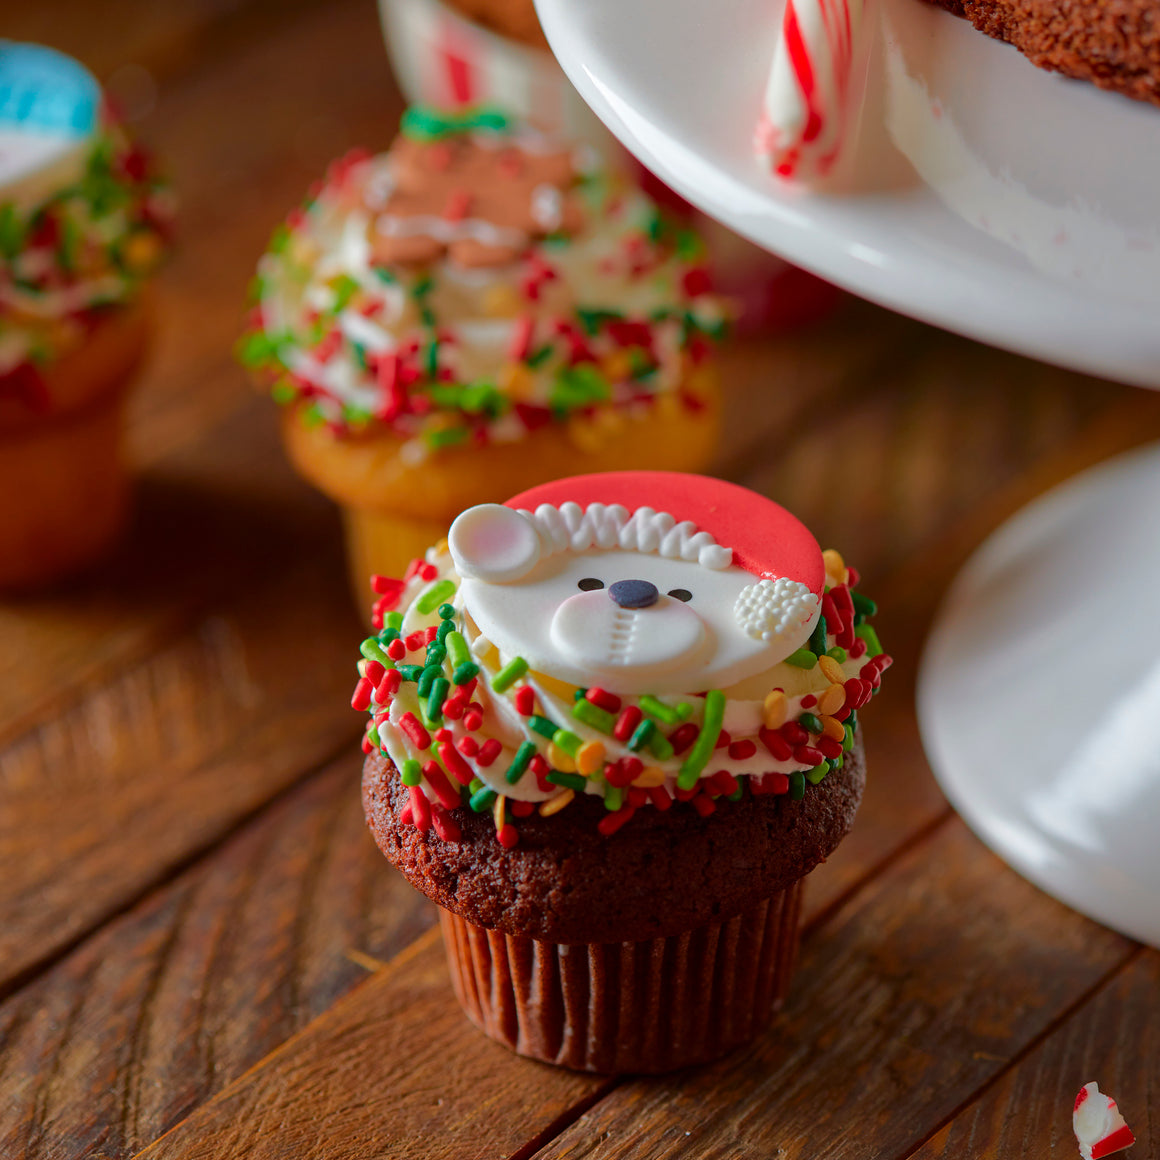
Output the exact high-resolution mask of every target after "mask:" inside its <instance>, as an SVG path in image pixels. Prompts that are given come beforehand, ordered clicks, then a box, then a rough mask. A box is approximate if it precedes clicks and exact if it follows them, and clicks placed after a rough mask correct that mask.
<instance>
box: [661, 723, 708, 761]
mask: <svg viewBox="0 0 1160 1160" xmlns="http://www.w3.org/2000/svg"><path fill="white" fill-rule="evenodd" d="M700 732H701V730H700V728H699V727H698V726H697V725H694V724H693V722H692V721H686V722H685V723H684V725H678V726H677V727H676V729H674V730H673V731H672V733H670V734H669V744H670V745H671V746H672V747H673V753H674V754H678V753H684V752H685V750H686V749H688V748H689V746H690V745H692V744H693V742H694V741H696V740H697V736H698V734H699V733H700Z"/></svg>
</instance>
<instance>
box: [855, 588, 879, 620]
mask: <svg viewBox="0 0 1160 1160" xmlns="http://www.w3.org/2000/svg"><path fill="white" fill-rule="evenodd" d="M850 599H851V600H852V601H853V602H854V611H855V612H860V613H861V614H862V615H863V616H877V615H878V605H877V603H876V602H875V601H873V600H871V599H870V597H869V596H863V595H862V593H861V592H851V593H850Z"/></svg>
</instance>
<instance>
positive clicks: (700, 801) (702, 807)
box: [693, 793, 717, 818]
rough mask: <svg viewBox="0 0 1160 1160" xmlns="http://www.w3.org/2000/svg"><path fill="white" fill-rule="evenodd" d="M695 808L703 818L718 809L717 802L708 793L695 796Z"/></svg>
mask: <svg viewBox="0 0 1160 1160" xmlns="http://www.w3.org/2000/svg"><path fill="white" fill-rule="evenodd" d="M693 809H695V810H696V811H697V813H699V814H700V815H701V817H703V818H707V817H708V816H709V815H710V814H711V813H713V812H714V811H715V810H716V809H717V803H716V802H715V801H714V800H713V799H712V798H711V797H709V795H708V794H703V793H700V794H698V795H697V796H696V797H695V798H693Z"/></svg>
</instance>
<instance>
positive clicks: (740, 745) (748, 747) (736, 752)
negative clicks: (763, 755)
mask: <svg viewBox="0 0 1160 1160" xmlns="http://www.w3.org/2000/svg"><path fill="white" fill-rule="evenodd" d="M756 752H757V746H756V745H755V744H754V743H753V742H752V741H749V740H745V741H734V742H733V744H732V745H730V746H729V756H730V757H731V758H732V759H733V760H734V761H747V760H748V759H749V758H750V757H752V756H753V755H754V754H755V753H756ZM730 792H732V790H731V791H730Z"/></svg>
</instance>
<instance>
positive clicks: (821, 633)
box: [810, 616, 826, 657]
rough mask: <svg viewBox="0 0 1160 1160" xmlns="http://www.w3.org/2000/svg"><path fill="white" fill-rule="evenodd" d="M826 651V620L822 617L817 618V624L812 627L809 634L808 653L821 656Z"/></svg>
mask: <svg viewBox="0 0 1160 1160" xmlns="http://www.w3.org/2000/svg"><path fill="white" fill-rule="evenodd" d="M825 651H826V618H825V617H824V616H819V617H818V623H817V624H815V625H814V631H813V632H811V633H810V652H812V653H813V654H814V655H815V656H819V657H820V656H822V655H824V654H825Z"/></svg>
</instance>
